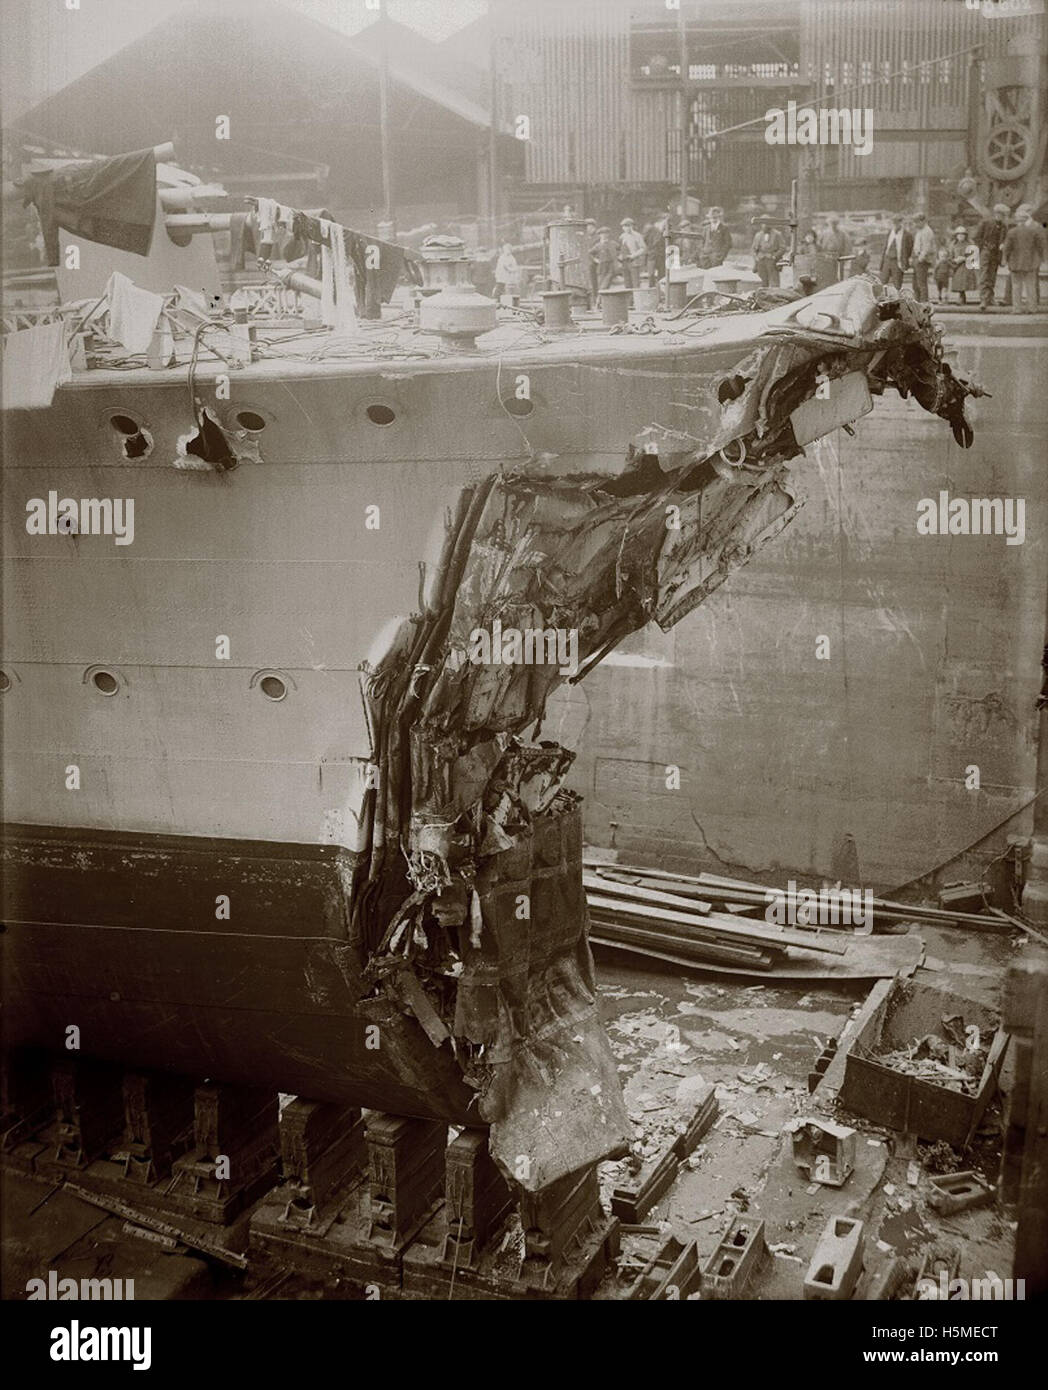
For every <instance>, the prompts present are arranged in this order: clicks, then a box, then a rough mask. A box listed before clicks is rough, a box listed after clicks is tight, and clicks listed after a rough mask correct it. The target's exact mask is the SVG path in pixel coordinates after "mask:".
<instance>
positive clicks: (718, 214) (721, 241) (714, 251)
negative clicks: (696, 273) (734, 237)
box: [700, 208, 731, 270]
mask: <svg viewBox="0 0 1048 1390" xmlns="http://www.w3.org/2000/svg"><path fill="white" fill-rule="evenodd" d="M723 218H724V209H723V208H710V220H709V222H707V224H706V234H705V236H704V237H703V239H702V253H701V255H702V259H701V261H700V264H701V265H702V268H703V269H704V270H709V269H710V268H711V266H715V265H723V264H724V262H725V260H726V259H727V257H728V253H729V252H730V251H731V232H729V231H728V229H727V227H726V226H725V225H724V221H723Z"/></svg>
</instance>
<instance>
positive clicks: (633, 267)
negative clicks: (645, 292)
mask: <svg viewBox="0 0 1048 1390" xmlns="http://www.w3.org/2000/svg"><path fill="white" fill-rule="evenodd" d="M619 226H620V227H621V229H622V235H621V236H620V237H619V246H620V248H621V250H622V278H623V280H624V281H625V283H626V288H627V289H630V290H634V289H636V288H637V287H638V286H639V284H640V276H641V271H642V270H643V269H644V260H645V257H646V256H647V254H648V248H647V246H646V245H645V244H644V238H643V237H642V236H641V234H640V232H638V231H637V228H636V226H635V225H634V221H633V218H632V217H624V218H623V219H622V221H621V222H620V223H619Z"/></svg>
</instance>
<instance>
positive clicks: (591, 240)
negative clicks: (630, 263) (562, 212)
mask: <svg viewBox="0 0 1048 1390" xmlns="http://www.w3.org/2000/svg"><path fill="white" fill-rule="evenodd" d="M599 241H600V237H599V236H598V234H597V220H596V218H594V217H587V218H586V262H587V264H588V266H589V293H590V308H591V309H595V308H596V307H597V291H598V290H599V288H600V282H599V279H598V276H597V262H596V261H595V260H594V256H595V254H596V250H597V243H598V242H599Z"/></svg>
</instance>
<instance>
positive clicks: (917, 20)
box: [801, 0, 1044, 179]
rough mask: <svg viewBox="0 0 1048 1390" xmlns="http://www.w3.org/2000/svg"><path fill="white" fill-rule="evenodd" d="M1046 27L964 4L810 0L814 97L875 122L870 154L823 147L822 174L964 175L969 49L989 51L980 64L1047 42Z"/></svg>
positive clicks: (804, 45) (804, 22) (951, 0)
mask: <svg viewBox="0 0 1048 1390" xmlns="http://www.w3.org/2000/svg"><path fill="white" fill-rule="evenodd" d="M1043 26H1044V16H1043V15H1026V16H1015V17H1010V18H993V19H986V18H984V17H983V15H982V14H981V13H980V12H979V11H978V10H970V9H969V8H968V7H967V6H966V5H965V4H964V3H963V0H805V3H804V6H803V11H802V19H801V70H802V73H803V75H804V77H805V79H806V81H808V82H809V83H810V85H811V88H812V91H813V93H814V95H815V96H816V97H827V96H831V95H833V94H834V93H838V94H839V96H840V105H842V106H848V107H862V108H870V109H871V110H872V111H873V120H874V142H873V150H872V152H871V153H870V154H868V155H858V156H857V155H856V154H855V152H854V151H853V150H851V149H848V148H844V147H823V149H822V150H821V152H820V153H821V157H822V170H821V172H822V173H823V174H824V175H825V176H827V177H840V178H846V179H850V178H858V179H870V178H906V177H914V178H918V177H948V176H950V175H956V174H958V173H959V172H960V168H959V167H958V166H959V165H960V166H961V167H963V166H964V164H965V163H966V154H967V135H968V124H969V81H970V80H971V74H970V69H969V62H970V55H969V53H968V52H965V51H964V50H970V49H972V48H973V47H974V46H975V45H981V46H982V47H981V54H980V56H981V57H982V58H994V57H998V56H1001V55H1003V54H1004V53H1005V52H1006V51H1007V46H1008V44H1009V42H1010V41H1011V40H1012V39H1014V38H1016V37H1018V36H1020V35H1033V36H1037V37H1039V38H1040V39H1041V41H1042V42H1043V33H1044V28H1043ZM949 55H953V56H949ZM975 80H976V81H978V80H979V69H978V68H976V69H975ZM830 104H831V105H832V104H833V103H832V102H831V103H830ZM903 132H908V136H909V138H907V137H906V136H905V135H904V134H903Z"/></svg>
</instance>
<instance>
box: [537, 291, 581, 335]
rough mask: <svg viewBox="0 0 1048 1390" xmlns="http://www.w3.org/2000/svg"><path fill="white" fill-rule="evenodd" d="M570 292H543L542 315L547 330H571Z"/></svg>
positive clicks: (571, 294)
mask: <svg viewBox="0 0 1048 1390" xmlns="http://www.w3.org/2000/svg"><path fill="white" fill-rule="evenodd" d="M572 298H573V292H572V291H571V290H543V291H542V315H543V321H544V322H545V325H546V327H547V328H571V327H573V324H572V318H571V301H572Z"/></svg>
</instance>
